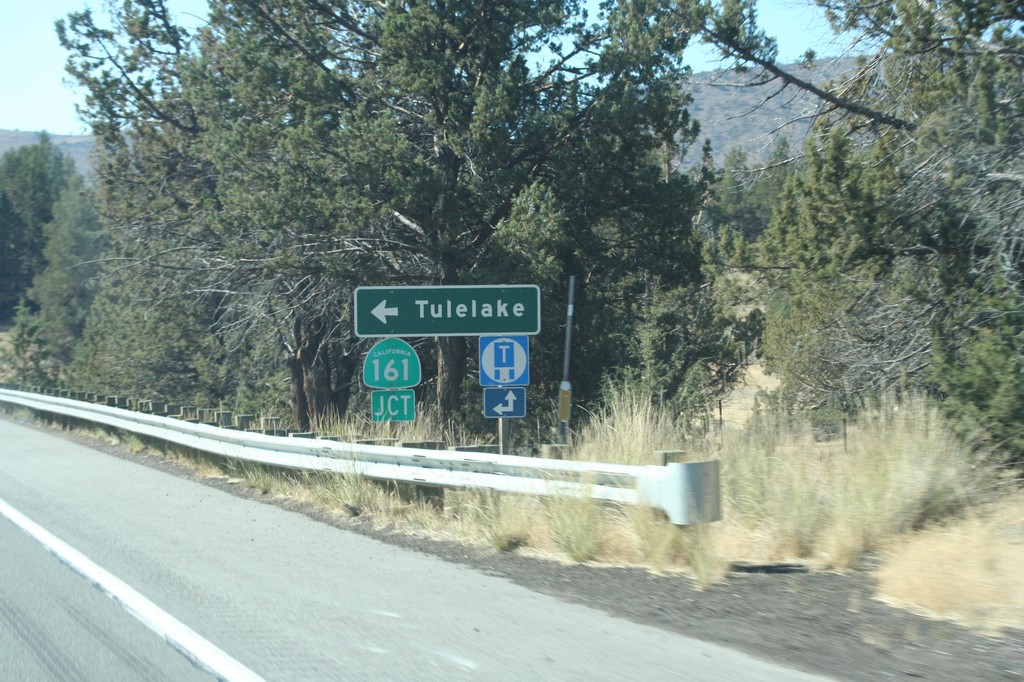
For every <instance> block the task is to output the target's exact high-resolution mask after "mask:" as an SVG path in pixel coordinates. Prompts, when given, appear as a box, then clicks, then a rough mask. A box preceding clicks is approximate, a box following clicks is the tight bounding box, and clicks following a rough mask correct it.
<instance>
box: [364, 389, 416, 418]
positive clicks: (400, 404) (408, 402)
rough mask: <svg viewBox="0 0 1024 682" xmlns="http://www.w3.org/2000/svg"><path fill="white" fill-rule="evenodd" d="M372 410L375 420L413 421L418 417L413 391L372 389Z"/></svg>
mask: <svg viewBox="0 0 1024 682" xmlns="http://www.w3.org/2000/svg"><path fill="white" fill-rule="evenodd" d="M370 410H371V412H372V414H373V421H375V422H411V421H413V420H414V419H416V397H415V394H414V392H413V391H409V390H403V391H371V392H370Z"/></svg>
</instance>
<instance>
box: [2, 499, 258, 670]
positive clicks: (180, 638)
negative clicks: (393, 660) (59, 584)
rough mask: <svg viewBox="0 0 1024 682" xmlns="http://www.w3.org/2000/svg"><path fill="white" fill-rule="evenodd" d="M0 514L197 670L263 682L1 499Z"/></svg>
mask: <svg viewBox="0 0 1024 682" xmlns="http://www.w3.org/2000/svg"><path fill="white" fill-rule="evenodd" d="M0 515H3V516H5V517H7V519H8V520H9V521H10V522H11V523H13V524H14V525H15V526H17V527H19V528H21V530H23V531H25V533H27V534H28V535H29V536H31V537H32V538H33V539H35V540H36V541H37V542H39V544H41V545H42V546H43V547H45V548H46V549H47V550H48V551H49V552H50V553H51V554H53V555H54V556H56V557H57V558H58V559H60V560H61V562H63V563H64V564H66V565H67V566H68V567H69V568H71V570H73V571H74V572H75V573H78V574H79V575H81V576H82V577H84V578H86V579H87V580H88V581H89V582H91V583H92V584H93V585H94V586H95V587H97V588H99V589H100V590H102V591H103V592H104V593H106V594H107V596H109V597H110V598H112V599H113V600H114V601H116V602H117V603H118V604H120V605H121V606H122V607H123V608H124V609H125V610H126V611H128V613H130V614H132V615H133V616H135V617H136V618H138V619H139V620H140V621H142V623H143V624H145V625H146V627H148V628H149V629H150V630H152V631H153V632H155V633H156V634H158V635H160V637H162V638H163V639H164V640H166V641H167V642H168V643H169V644H171V646H173V647H174V648H175V649H177V650H178V651H180V652H181V653H183V654H184V655H185V656H186V657H187V658H188V659H189V660H191V661H192V662H193V663H194V664H195V665H197V666H198V667H200V668H202V669H203V670H206V671H207V672H209V673H211V674H213V675H215V676H217V678H218V679H221V680H228V681H229V682H235V681H236V680H237V681H239V682H242V681H252V682H262V680H263V678H262V677H260V676H259V675H257V674H256V673H254V672H253V671H251V670H249V669H248V668H246V667H245V666H244V665H242V664H241V663H239V662H238V661H237V660H235V659H234V658H232V657H231V656H229V655H228V654H226V653H225V652H224V651H221V650H220V649H218V648H217V647H216V646H214V645H213V644H211V643H210V642H209V641H207V640H205V639H203V638H202V637H201V636H200V635H199V634H198V633H197V632H195V631H194V630H192V629H191V628H190V627H188V626H187V625H185V624H184V623H182V622H181V621H179V620H178V619H177V618H175V617H174V616H172V615H170V614H169V613H167V612H166V611H164V610H163V609H161V608H160V607H159V606H157V605H156V604H154V603H153V602H151V601H150V600H148V599H146V598H145V597H144V596H142V595H141V594H139V593H138V592H137V591H135V590H134V589H132V588H131V587H130V586H128V584H127V583H125V582H124V581H122V580H120V579H119V578H117V577H116V576H114V575H112V574H111V573H110V572H109V571H106V570H104V569H103V568H101V567H100V566H98V565H97V564H95V563H94V562H93V561H91V560H90V559H89V558H88V557H86V556H85V555H84V554H82V553H81V552H79V551H78V550H76V549H75V548H74V547H72V546H70V545H68V544H67V543H65V542H64V541H62V540H61V539H60V538H58V537H56V536H55V535H53V534H52V533H50V532H49V531H47V530H46V529H45V528H43V527H42V526H40V525H39V524H37V523H35V522H33V521H32V520H31V519H29V518H28V517H27V516H25V515H24V514H22V513H21V512H19V511H18V510H17V509H15V508H14V507H12V506H11V505H9V504H7V502H5V501H4V500H3V499H0Z"/></svg>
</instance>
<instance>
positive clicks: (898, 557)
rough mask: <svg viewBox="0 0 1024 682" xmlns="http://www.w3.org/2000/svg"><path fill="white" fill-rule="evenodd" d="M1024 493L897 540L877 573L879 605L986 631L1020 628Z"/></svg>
mask: <svg viewBox="0 0 1024 682" xmlns="http://www.w3.org/2000/svg"><path fill="white" fill-rule="evenodd" d="M1022 576H1024V494H1021V493H1020V492H1017V493H1016V494H1013V495H1009V496H1007V497H1004V498H1003V499H1001V500H999V501H998V502H995V503H992V504H988V505H984V506H982V507H980V508H978V509H975V510H973V511H972V512H971V514H969V515H968V517H967V518H965V519H960V520H957V521H954V522H951V523H947V524H943V525H940V526H935V527H933V528H929V529H927V530H925V531H923V532H920V533H916V534H914V535H911V536H909V537H906V538H903V539H901V540H900V541H898V542H895V543H893V545H892V546H891V547H890V548H889V549H888V551H886V552H885V555H884V563H883V565H882V567H881V569H880V570H879V571H878V582H879V585H878V590H879V596H880V597H882V598H883V599H884V600H886V601H888V602H890V603H893V604H897V605H901V606H908V607H911V608H914V609H918V610H923V611H924V612H926V613H928V614H930V615H932V616H937V617H940V618H947V619H950V620H955V621H958V622H960V623H963V624H965V625H967V626H969V627H973V628H976V629H979V630H982V631H984V632H987V633H990V634H998V633H999V632H1000V631H1001V630H1003V629H1006V628H1024V577H1022Z"/></svg>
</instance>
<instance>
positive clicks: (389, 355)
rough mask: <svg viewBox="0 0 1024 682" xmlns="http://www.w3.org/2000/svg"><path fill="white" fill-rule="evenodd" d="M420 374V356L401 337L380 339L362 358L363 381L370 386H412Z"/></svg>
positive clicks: (417, 382) (416, 383)
mask: <svg viewBox="0 0 1024 682" xmlns="http://www.w3.org/2000/svg"><path fill="white" fill-rule="evenodd" d="M420 375H421V369H420V356H418V355H416V351H415V350H414V349H413V347H412V346H410V345H409V344H408V343H406V342H405V341H403V340H402V339H381V340H380V341H378V342H377V343H376V344H374V346H373V348H371V349H370V351H369V352H368V353H367V354H366V357H365V358H364V359H363V383H364V384H366V385H367V386H369V387H370V388H412V387H413V386H418V385H419V383H420Z"/></svg>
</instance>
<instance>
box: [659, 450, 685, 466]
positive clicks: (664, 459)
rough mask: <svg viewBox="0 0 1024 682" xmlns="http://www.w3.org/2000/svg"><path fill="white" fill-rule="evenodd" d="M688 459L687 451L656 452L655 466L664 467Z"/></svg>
mask: <svg viewBox="0 0 1024 682" xmlns="http://www.w3.org/2000/svg"><path fill="white" fill-rule="evenodd" d="M684 457H686V450H655V451H654V466H657V467H663V466H665V465H667V464H671V463H672V462H681V461H682V460H683V458H684Z"/></svg>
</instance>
